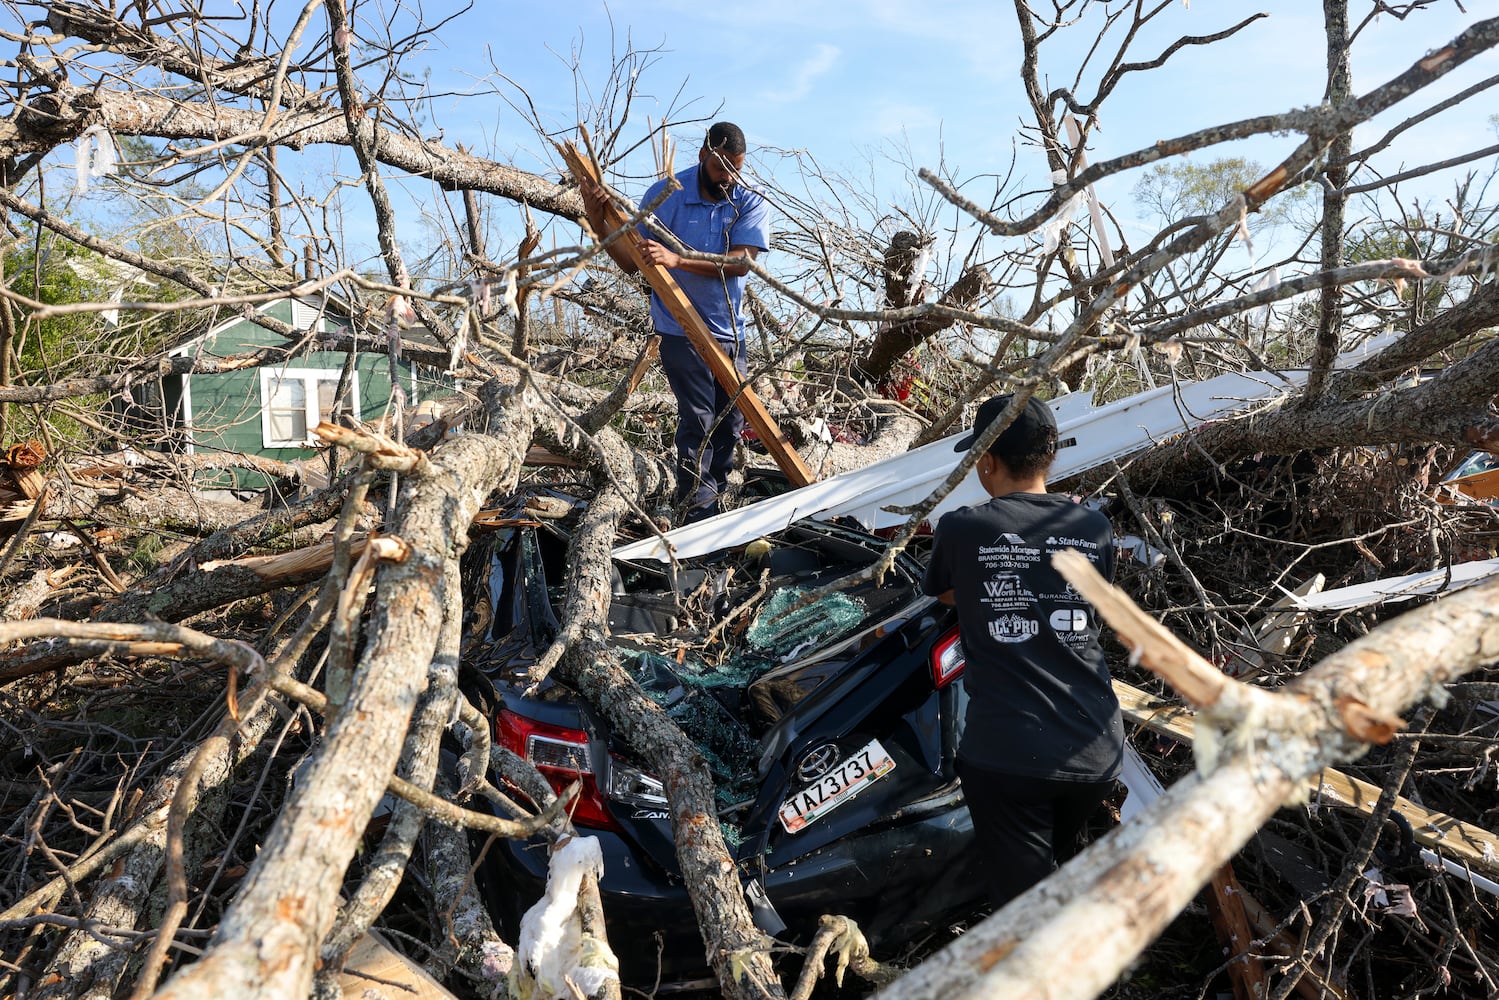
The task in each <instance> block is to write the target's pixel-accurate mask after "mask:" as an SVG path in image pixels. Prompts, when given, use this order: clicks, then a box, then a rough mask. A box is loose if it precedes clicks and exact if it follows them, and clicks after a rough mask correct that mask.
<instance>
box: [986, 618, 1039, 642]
mask: <svg viewBox="0 0 1499 1000" xmlns="http://www.w3.org/2000/svg"><path fill="white" fill-rule="evenodd" d="M1040 631H1041V623H1040V622H1036V621H1033V620H1031V619H1029V618H1024V617H1021V616H1020V615H1001V616H1000V617H998V618H994V619H992V620H990V622H989V638H991V639H993V640H994V641H995V642H1025V641H1026V640H1027V639H1029V638H1031V637H1032V636H1034V635H1035V634H1036V633H1037V632H1040Z"/></svg>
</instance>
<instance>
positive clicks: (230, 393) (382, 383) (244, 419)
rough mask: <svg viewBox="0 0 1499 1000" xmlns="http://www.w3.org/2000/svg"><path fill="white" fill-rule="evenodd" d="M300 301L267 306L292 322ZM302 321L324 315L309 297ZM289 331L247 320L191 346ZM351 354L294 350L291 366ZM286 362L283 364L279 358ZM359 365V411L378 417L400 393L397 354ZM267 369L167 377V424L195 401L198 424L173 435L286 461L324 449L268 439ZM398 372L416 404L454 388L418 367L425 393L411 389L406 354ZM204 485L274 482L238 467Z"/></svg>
mask: <svg viewBox="0 0 1499 1000" xmlns="http://www.w3.org/2000/svg"><path fill="white" fill-rule="evenodd" d="M293 305H294V303H292V302H290V301H283V302H276V303H272V304H270V305H267V306H265V307H264V308H263V310H262V312H264V313H265V314H266V315H269V316H272V317H274V318H276V319H280V320H283V321H285V322H292V317H293V314H294V310H293ZM295 306H296V308H295V317H296V324H297V325H298V326H300V327H303V328H305V327H307V326H310V324H311V322H312V320H313V319H314V318H315V317H316V315H317V312H316V309H315V308H312V307H309V306H308V305H306V304H302V303H296V304H295ZM341 320H342V317H334V316H328V317H325V318H324V319H323V320H322V321H321V322H322V323H323V324H324V328H325V329H339V328H340V327H343V328H346V324H345V323H344V322H342V321H341ZM280 342H281V339H280V338H279V337H277V336H276V335H275V334H273V333H271V332H270V331H268V330H265V329H264V328H262V327H260V326H257V325H256V324H254V323H251V322H250V321H248V320H241V321H238V322H234V323H230V324H228V325H225V326H223V327H221V328H220V329H219V330H217V331H215V332H214V333H212V334H210V335H209V336H207V337H204V338H203V339H202V340H200V341H198V342H196V343H193V344H192V345H191V346H189V347H187V348H186V350H185V352H184V353H187V354H190V355H192V354H200V353H201V354H206V355H214V356H226V355H231V354H238V353H244V352H248V351H255V350H259V349H261V348H263V347H265V346H267V345H268V344H278V343H280ZM347 357H348V356H347V355H346V354H342V353H334V352H326V351H319V352H314V353H310V354H309V353H302V354H296V355H294V356H291V357H289V358H287V360H286V363H285V366H284V367H286V368H289V369H313V370H318V371H329V372H340V371H341V370H342V369H343V367H344V365H345V363H346V361H347ZM276 367H281V366H276ZM354 370H355V372H357V375H358V380H359V389H358V402H359V412H358V416H359V419H361V420H364V421H375V420H379V419H380V418H381V417H383V416H385V415H386V413H387V412H388V410H389V407H390V401H391V396H392V386H391V365H390V360H389V359H388V358H386V357H384V356H381V355H376V354H360V355H357V356H356V358H355V362H354ZM260 372H261V369H258V368H247V369H244V370H242V371H235V372H223V373H219V374H207V375H205V374H198V375H189V376H184V377H180V378H172V379H167V380H164V381H163V384H162V393H161V398H162V399H163V401H164V402H166V404H167V405H166V411H167V414H168V418H167V421H166V423H167V425H168V430H169V433H170V428H171V427H172V426H173V425H180V424H182V423H183V418H184V415H185V411H186V408H187V405H188V404H190V407H191V428H190V430H188V431H185V432H183V433H180V434H175V435H172V437H173V438H174V439H175V440H176V442H177V444H178V445H179V446H185V447H188V448H190V449H191V450H193V451H194V452H197V453H199V454H203V453H212V452H233V453H244V454H250V455H259V456H262V457H265V458H271V459H276V460H279V461H288V462H289V461H297V460H303V459H307V458H311V457H312V456H313V455H315V454H316V452H317V450H318V449H316V448H314V447H311V446H309V447H300V448H296V447H267V446H266V445H265V440H266V439H265V437H264V430H263V424H262V418H261V412H262V408H263V404H264V402H265V401H264V400H263V399H262V395H261V378H260ZM396 377H397V378H399V379H400V384H401V386H402V388H403V389H405V390H406V392H407V396H408V398H407V400H406V405H407V406H408V407H409V406H412V405H414V404H415V403H416V402H417V401H418V399H424V398H427V396H428V395H429V394H430V395H442V394H445V393H446V392H450V391H451V386H449V385H447V384H446V382H447V380H446V379H443V378H441V377H435V376H432V375H429V374H428V373H427V372H425V371H423V370H421V369H418V370H417V373H416V374H415V382H416V395H417V399H413V398H410V397H411V386H412V382H413V372H412V366H411V365H410V364H408V363H405V362H402V363H399V364H398V365H397V366H396ZM202 485H205V486H216V487H230V486H232V487H237V488H250V489H254V488H260V487H263V486H265V485H268V483H267V481H266V478H265V477H264V476H262V475H260V474H258V473H253V472H247V471H235V472H233V473H228V472H226V473H222V474H217V475H213V476H211V477H210V478H208V479H206V480H204V481H203V482H202Z"/></svg>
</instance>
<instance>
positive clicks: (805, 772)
mask: <svg viewBox="0 0 1499 1000" xmlns="http://www.w3.org/2000/svg"><path fill="white" fill-rule="evenodd" d="M842 756H843V754H842V753H841V752H839V750H838V745H837V744H836V743H824V744H823V745H822V746H820V747H818V748H816V749H815V750H808V751H807V752H806V753H805V754H803V755H802V759H801V763H799V764H797V765H796V776H797V777H798V778H800V779H801V780H803V781H815V780H816V779H818V778H820V777H822V776H823V775H824V774H827V773H828V772H829V771H831V770H832V769H833V765H834V764H837V763H838V761H839V759H840V758H842Z"/></svg>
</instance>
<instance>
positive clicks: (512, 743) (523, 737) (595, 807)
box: [494, 708, 620, 830]
mask: <svg viewBox="0 0 1499 1000" xmlns="http://www.w3.org/2000/svg"><path fill="white" fill-rule="evenodd" d="M494 738H495V741H496V742H497V743H499V744H500V745H502V746H504V747H506V748H507V749H509V750H511V751H512V752H514V753H516V754H518V755H520V756H522V757H524V758H526V760H529V761H530V762H531V763H532V764H534V765H535V766H536V770H538V771H540V772H541V775H542V777H544V778H546V779H547V783H548V784H550V785H551V786H552V788H553V790H555V791H556V792H557V793H558V794H561V793H562V792H563V791H564V790H565V789H566V788H567V787H568V786H569V785H571V784H572V783H573V782H575V781H581V782H582V783H583V787H582V789H581V790H580V791H579V792H578V798H577V801H576V802H574V803H573V809H572V820H573V825H575V826H584V827H593V828H595V829H601V830H618V829H619V828H620V827H619V824H618V823H616V822H615V821H614V817H613V816H611V815H609V810H608V808H607V807H606V806H605V805H604V797H603V796H602V795H600V794H599V785H598V781H597V780H596V779H595V777H594V773H593V766H592V765H591V764H590V763H589V756H588V734H587V733H585V732H583V730H581V729H567V728H565V727H563V726H553V725H549V724H547V723H545V722H538V721H537V720H535V719H528V718H526V717H525V716H524V715H518V714H516V713H515V712H512V711H510V710H509V709H504V708H502V709H500V711H499V712H498V713H496V715H495V720H494Z"/></svg>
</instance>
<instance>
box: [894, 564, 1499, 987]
mask: <svg viewBox="0 0 1499 1000" xmlns="http://www.w3.org/2000/svg"><path fill="white" fill-rule="evenodd" d="M1070 582H1072V583H1073V584H1074V585H1075V586H1079V589H1080V590H1083V589H1084V588H1083V587H1082V586H1080V585H1079V584H1078V581H1077V580H1076V579H1071V580H1070ZM1086 593H1087V592H1086V591H1085V594H1086ZM1089 599H1090V600H1093V597H1092V596H1091V595H1089ZM1095 603H1096V602H1095ZM1110 624H1112V625H1114V627H1115V629H1116V630H1117V631H1119V632H1120V634H1121V636H1122V637H1123V638H1124V639H1125V640H1126V641H1127V642H1129V643H1131V644H1132V645H1136V646H1137V648H1144V647H1141V646H1140V645H1139V643H1140V639H1139V638H1137V636H1136V634H1134V633H1133V632H1127V631H1126V629H1125V628H1123V627H1121V625H1120V624H1119V622H1118V621H1116V620H1115V619H1113V618H1110ZM1148 655H1149V654H1147V657H1148ZM1496 659H1499V584H1490V585H1487V586H1483V587H1474V588H1471V589H1468V590H1465V591H1461V592H1459V593H1458V594H1456V595H1454V596H1452V597H1449V598H1447V599H1445V600H1443V601H1441V602H1440V603H1437V604H1433V605H1429V606H1427V607H1424V608H1421V609H1418V610H1416V611H1413V612H1410V613H1408V614H1406V615H1403V616H1401V617H1400V618H1397V619H1395V620H1393V621H1391V622H1388V623H1386V624H1385V625H1382V626H1381V627H1380V628H1378V629H1376V630H1375V631H1373V632H1372V633H1370V634H1369V635H1367V636H1364V637H1363V638H1361V639H1359V640H1357V641H1356V642H1353V643H1351V644H1349V645H1348V646H1347V647H1345V648H1344V649H1342V650H1340V651H1339V652H1337V653H1334V654H1333V655H1331V656H1329V657H1327V658H1326V659H1325V660H1323V661H1322V662H1321V663H1319V664H1318V665H1317V666H1316V667H1314V668H1312V670H1310V671H1308V672H1307V673H1306V674H1305V675H1303V676H1302V677H1300V678H1298V679H1297V680H1296V681H1295V682H1294V683H1293V684H1291V685H1288V686H1287V688H1286V689H1285V690H1284V691H1283V692H1282V693H1276V694H1271V693H1269V692H1259V693H1260V694H1262V695H1264V699H1260V698H1244V699H1242V700H1240V695H1242V692H1236V689H1235V688H1233V687H1229V686H1227V685H1225V686H1224V687H1221V688H1219V689H1218V690H1219V692H1220V694H1219V696H1218V697H1219V702H1218V703H1217V707H1216V708H1214V707H1213V706H1208V709H1207V711H1206V712H1205V715H1204V717H1203V719H1202V720H1200V721H1199V727H1201V726H1202V725H1203V722H1205V721H1206V716H1207V715H1212V716H1213V717H1214V718H1213V723H1212V725H1213V726H1214V730H1215V740H1216V746H1217V748H1218V749H1219V750H1220V751H1221V753H1220V755H1219V760H1221V764H1220V765H1219V766H1217V767H1216V768H1214V767H1211V766H1210V765H1209V763H1207V762H1206V760H1205V758H1204V755H1203V754H1202V751H1201V749H1199V761H1204V763H1200V764H1199V770H1198V772H1197V773H1194V774H1192V775H1190V776H1188V777H1187V778H1185V779H1183V780H1182V781H1180V782H1178V783H1177V784H1176V785H1175V786H1173V787H1172V788H1171V789H1170V791H1168V792H1167V793H1166V794H1165V795H1164V796H1162V797H1161V798H1160V799H1159V800H1157V802H1156V804H1155V805H1154V806H1152V807H1151V808H1150V809H1149V810H1148V811H1147V812H1146V813H1145V814H1143V815H1142V816H1140V817H1138V818H1137V819H1136V820H1134V821H1133V822H1130V823H1127V824H1125V825H1124V826H1121V827H1119V828H1117V829H1115V830H1114V831H1113V832H1111V833H1110V834H1109V835H1108V836H1107V837H1105V838H1103V839H1102V840H1100V841H1099V842H1097V843H1095V844H1094V845H1092V846H1091V847H1090V848H1089V849H1088V850H1087V851H1085V852H1084V853H1083V854H1081V855H1079V856H1078V857H1077V858H1075V859H1074V860H1073V861H1071V862H1069V863H1068V864H1067V865H1066V866H1065V867H1063V868H1062V869H1061V870H1060V871H1059V872H1057V873H1056V874H1055V875H1053V876H1052V877H1051V878H1049V879H1047V880H1046V881H1044V882H1042V883H1041V884H1040V885H1038V886H1036V887H1035V888H1034V889H1032V890H1030V891H1029V892H1027V893H1026V894H1025V895H1023V896H1021V897H1020V898H1018V899H1016V900H1015V901H1013V902H1012V903H1011V904H1010V905H1008V906H1006V907H1005V908H1004V909H1003V910H1000V911H999V912H998V913H996V914H994V915H993V916H991V917H989V918H988V919H987V920H985V921H983V922H982V923H980V924H979V925H977V926H976V927H974V928H972V929H970V930H969V931H968V933H966V934H964V935H963V936H962V937H961V938H960V939H958V941H956V942H955V943H953V944H952V945H950V946H949V947H947V948H946V949H944V950H943V951H942V952H940V953H939V954H937V955H936V956H934V957H932V958H931V959H928V960H927V961H926V962H925V963H923V964H922V965H921V966H920V967H918V968H917V969H916V970H914V971H913V972H912V973H911V974H910V975H908V976H906V977H905V978H903V979H901V980H899V981H898V982H896V983H895V984H894V985H893V986H891V987H890V988H889V989H887V990H885V991H883V992H882V993H881V994H880V995H881V996H882V997H886V998H898V1000H917V998H931V1000H938V998H941V1000H951V998H956V997H973V998H978V997H994V996H1003V997H1012V996H1013V997H1022V996H1025V997H1031V996H1036V997H1041V996H1044V997H1049V998H1061V997H1093V996H1097V995H1098V994H1099V993H1100V992H1102V991H1103V990H1104V989H1106V988H1107V987H1108V986H1109V984H1111V983H1112V982H1114V981H1115V980H1116V979H1117V978H1118V977H1119V975H1120V974H1121V973H1122V972H1123V971H1124V969H1125V968H1127V967H1128V965H1129V963H1130V962H1131V961H1133V960H1134V958H1135V956H1136V955H1138V954H1139V953H1140V952H1141V951H1142V950H1143V949H1144V948H1145V947H1146V946H1147V945H1148V944H1149V943H1150V942H1151V941H1152V940H1154V939H1155V937H1156V936H1157V935H1159V934H1160V932H1161V931H1162V930H1163V929H1164V928H1165V926H1166V924H1167V923H1169V922H1170V920H1171V919H1172V918H1173V917H1175V915H1176V914H1177V913H1178V912H1180V910H1181V909H1182V907H1184V906H1186V905H1187V903H1188V902H1190V901H1191V899H1192V898H1193V897H1194V896H1195V895H1196V894H1197V892H1198V890H1199V889H1201V887H1202V886H1203V885H1205V884H1206V883H1207V880H1208V879H1209V878H1210V877H1211V875H1212V873H1213V872H1214V871H1216V870H1217V869H1218V868H1219V867H1220V866H1221V865H1222V864H1223V862H1224V861H1226V860H1228V859H1229V858H1230V857H1232V856H1233V855H1234V854H1235V853H1236V852H1237V851H1238V850H1239V848H1240V847H1242V846H1243V844H1244V843H1245V842H1246V841H1247V840H1248V839H1249V837H1250V836H1251V835H1253V833H1254V832H1255V831H1256V830H1257V829H1259V827H1260V826H1261V825H1262V824H1263V823H1264V822H1265V820H1266V819H1268V818H1269V817H1270V816H1271V815H1273V814H1274V813H1275V811H1276V810H1277V809H1279V808H1280V807H1281V806H1282V805H1284V804H1286V802H1287V801H1288V800H1289V799H1290V798H1291V797H1292V795H1293V793H1294V792H1296V791H1297V789H1298V787H1299V786H1300V784H1301V782H1303V781H1304V780H1305V779H1306V778H1308V777H1309V776H1311V775H1313V774H1315V773H1316V772H1317V771H1318V770H1319V769H1321V768H1322V767H1325V766H1326V765H1328V764H1331V763H1333V762H1336V761H1339V760H1346V759H1349V758H1351V757H1355V756H1358V755H1359V754H1361V753H1362V752H1363V749H1364V748H1365V746H1366V745H1367V744H1366V742H1365V739H1366V738H1368V737H1373V736H1378V735H1381V734H1384V735H1388V732H1387V731H1384V730H1381V729H1379V728H1377V727H1371V726H1369V725H1367V723H1368V721H1369V719H1370V718H1383V717H1386V716H1389V715H1391V714H1393V713H1395V712H1399V711H1402V710H1404V709H1405V708H1407V707H1408V706H1410V705H1412V704H1414V703H1415V702H1417V701H1419V700H1420V699H1422V698H1425V697H1427V696H1428V695H1429V694H1430V693H1431V691H1432V689H1433V687H1434V686H1435V685H1439V684H1442V683H1444V682H1446V681H1449V680H1451V679H1453V678H1455V677H1458V676H1461V675H1462V674H1463V673H1465V672H1467V671H1469V670H1472V669H1474V668H1476V667H1479V666H1482V665H1486V664H1489V663H1492V662H1494V661H1495V660H1496ZM1147 662H1148V659H1147ZM1206 669H1207V671H1210V672H1213V673H1216V671H1215V670H1214V669H1213V668H1212V667H1211V666H1210V665H1206ZM1219 676H1220V677H1221V675H1219ZM1225 680H1226V679H1225ZM1232 683H1233V682H1228V684H1230V685H1231V684H1232ZM1190 697H1191V696H1190V695H1189V699H1190ZM1249 704H1254V705H1256V706H1257V707H1258V708H1261V709H1265V711H1264V712H1261V713H1258V714H1257V715H1256V716H1253V717H1249V716H1245V715H1243V714H1238V715H1235V714H1234V713H1233V711H1232V709H1233V708H1234V707H1235V706H1237V707H1239V708H1243V707H1244V706H1246V705H1249ZM1360 734H1361V735H1362V736H1363V737H1364V738H1365V739H1361V738H1360ZM1203 738H1204V737H1203V733H1202V732H1201V731H1200V730H1199V734H1198V739H1199V746H1200V741H1202V739H1203ZM1211 756H1212V755H1211V754H1209V755H1207V759H1209V760H1210V759H1211Z"/></svg>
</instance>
